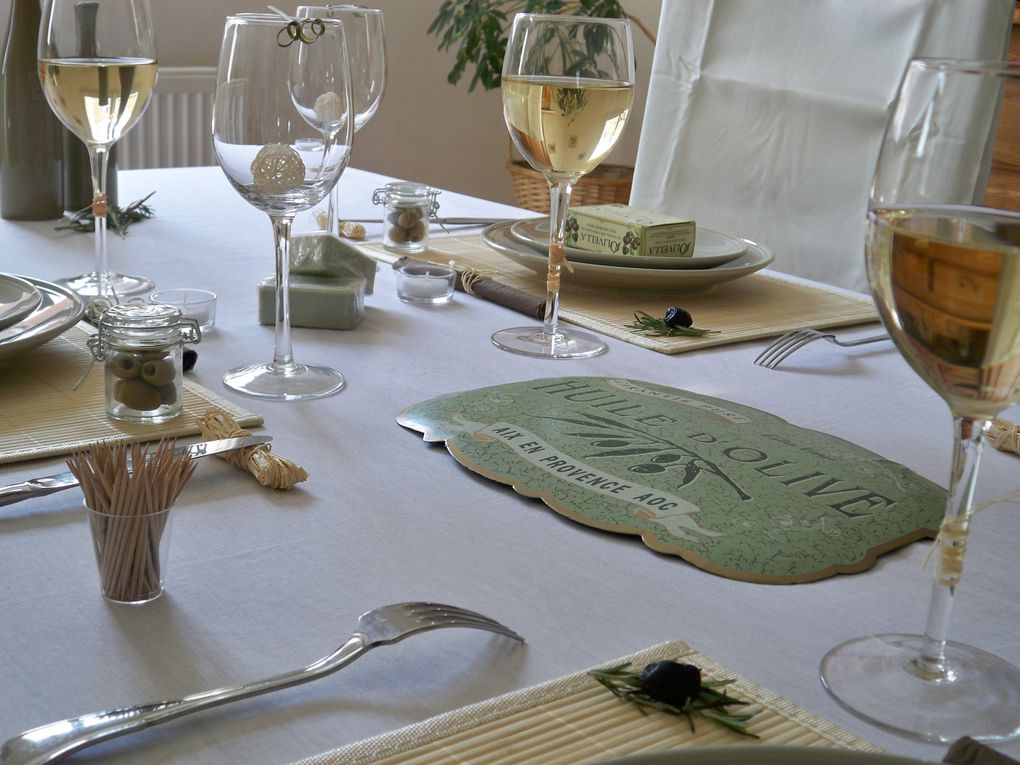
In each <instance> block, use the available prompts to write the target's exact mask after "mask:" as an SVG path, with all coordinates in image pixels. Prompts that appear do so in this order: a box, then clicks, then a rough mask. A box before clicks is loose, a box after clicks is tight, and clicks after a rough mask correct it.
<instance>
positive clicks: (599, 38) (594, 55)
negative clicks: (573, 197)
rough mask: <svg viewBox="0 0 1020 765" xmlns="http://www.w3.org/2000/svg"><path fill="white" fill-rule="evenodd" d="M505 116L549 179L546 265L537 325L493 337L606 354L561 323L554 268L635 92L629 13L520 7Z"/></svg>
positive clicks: (518, 346)
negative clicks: (585, 185) (583, 190)
mask: <svg viewBox="0 0 1020 765" xmlns="http://www.w3.org/2000/svg"><path fill="white" fill-rule="evenodd" d="M502 82H503V118H504V120H505V121H506V126H507V129H508V130H509V131H510V137H511V138H512V139H513V142H514V145H515V146H516V147H517V150H518V151H519V152H520V153H521V154H522V155H523V156H524V158H525V159H526V160H527V161H528V163H529V164H530V165H531V166H532V167H533V168H535V169H536V170H537V171H539V172H540V173H542V174H543V175H544V176H545V178H546V181H548V183H549V198H550V209H549V223H550V225H549V271H548V276H547V277H546V304H545V317H544V322H543V326H541V327H515V328H513V329H504V330H501V331H499V332H497V333H495V334H494V335H493V336H492V342H493V343H495V344H496V345H497V346H499V347H500V348H502V349H503V350H506V351H512V352H514V353H520V354H523V355H525V356H540V357H543V358H553V359H574V358H585V357H588V356H597V355H599V354H600V353H605V351H606V344H605V343H604V342H602V340H600V339H599V338H598V337H597V336H595V335H593V334H591V333H589V332H579V331H577V330H573V329H572V330H570V331H569V332H568V331H566V330H564V329H561V328H560V327H559V300H560V272H561V271H562V269H563V268H564V267H566V268H567V269H568V270H569V269H570V265H569V263H567V261H566V258H565V257H564V253H563V234H564V224H565V223H566V220H567V208H568V206H569V205H570V192H571V190H572V189H573V186H574V184H575V183H576V182H577V181H578V180H579V179H580V178H581V176H583V175H584V174H585V173H589V172H591V171H592V170H594V169H595V168H596V167H598V165H599V164H600V163H601V162H602V160H604V159H605V158H606V155H608V154H609V152H610V151H612V149H613V147H614V146H615V145H616V142H617V140H619V138H620V135H621V134H622V133H623V128H624V126H625V125H626V124H627V117H628V116H629V114H630V107H631V102H632V101H633V98H634V44H633V40H632V38H631V31H630V22H629V21H628V20H627V19H604V18H591V17H584V16H581V17H579V16H551V15H541V14H531V13H519V14H517V16H515V17H514V22H513V26H512V27H511V29H510V39H509V40H508V41H507V46H506V56H505V58H504V59H503V74H502Z"/></svg>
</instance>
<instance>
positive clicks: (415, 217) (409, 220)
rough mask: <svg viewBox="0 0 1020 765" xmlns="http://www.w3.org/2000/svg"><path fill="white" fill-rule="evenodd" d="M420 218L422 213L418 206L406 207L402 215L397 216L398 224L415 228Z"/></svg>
mask: <svg viewBox="0 0 1020 765" xmlns="http://www.w3.org/2000/svg"><path fill="white" fill-rule="evenodd" d="M420 220H421V215H420V214H419V212H418V209H417V208H415V207H405V208H404V209H403V210H402V211H401V213H400V217H399V218H397V224H398V225H401V226H403V227H404V228H414V227H415V226H416V225H417V224H418V222H419V221H420Z"/></svg>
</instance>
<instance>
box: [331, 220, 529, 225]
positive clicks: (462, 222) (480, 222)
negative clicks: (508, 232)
mask: <svg viewBox="0 0 1020 765" xmlns="http://www.w3.org/2000/svg"><path fill="white" fill-rule="evenodd" d="M342 220H345V221H347V222H349V223H385V222H386V221H385V219H383V218H342ZM508 220H513V219H512V218H431V219H430V221H429V222H430V223H438V224H439V225H440V226H490V225H492V224H493V223H504V222H506V221H508Z"/></svg>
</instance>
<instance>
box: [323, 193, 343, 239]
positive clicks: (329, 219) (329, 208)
mask: <svg viewBox="0 0 1020 765" xmlns="http://www.w3.org/2000/svg"><path fill="white" fill-rule="evenodd" d="M339 185H340V184H339V183H337V184H336V185H335V186H333V188H331V189H330V190H329V196H328V201H327V203H326V233H327V234H335V233H337V231H338V229H339V221H338V220H337V216H338V215H339V214H340V211H339V207H340V205H339V201H340V200H339V196H340V192H339V191H338V190H337V187H338V186H339Z"/></svg>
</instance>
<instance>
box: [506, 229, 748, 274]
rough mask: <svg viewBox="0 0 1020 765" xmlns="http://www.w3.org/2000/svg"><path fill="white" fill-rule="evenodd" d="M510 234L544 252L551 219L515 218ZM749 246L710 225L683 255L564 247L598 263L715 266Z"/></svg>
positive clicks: (572, 257) (584, 260) (578, 257)
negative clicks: (714, 229)
mask: <svg viewBox="0 0 1020 765" xmlns="http://www.w3.org/2000/svg"><path fill="white" fill-rule="evenodd" d="M510 235H511V236H513V238H514V239H516V240H518V241H519V242H522V243H523V244H528V245H531V246H532V247H534V248H536V249H538V250H539V251H541V252H543V253H544V252H546V250H547V249H548V247H549V219H548V218H526V219H525V220H518V221H514V222H513V223H512V224H511V226H510ZM746 249H747V244H746V242H744V240H743V239H738V238H737V237H735V236H730V235H729V234H721V233H719V232H718V231H712V230H711V229H707V228H699V229H698V230H697V232H696V234H695V237H694V254H693V255H691V256H690V257H684V258H664V257H659V256H657V255H642V256H640V257H639V256H637V255H610V254H608V253H604V252H590V251H588V250H581V249H578V248H577V247H569V246H567V247H564V251H565V252H566V253H567V258H568V259H569V260H570V261H571V262H580V263H597V264H599V265H603V266H621V267H624V268H712V267H714V266H718V265H721V264H723V263H727V262H729V261H731V260H733V259H735V258H739V257H740V256H741V255H743V254H744V251H745V250H746Z"/></svg>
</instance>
